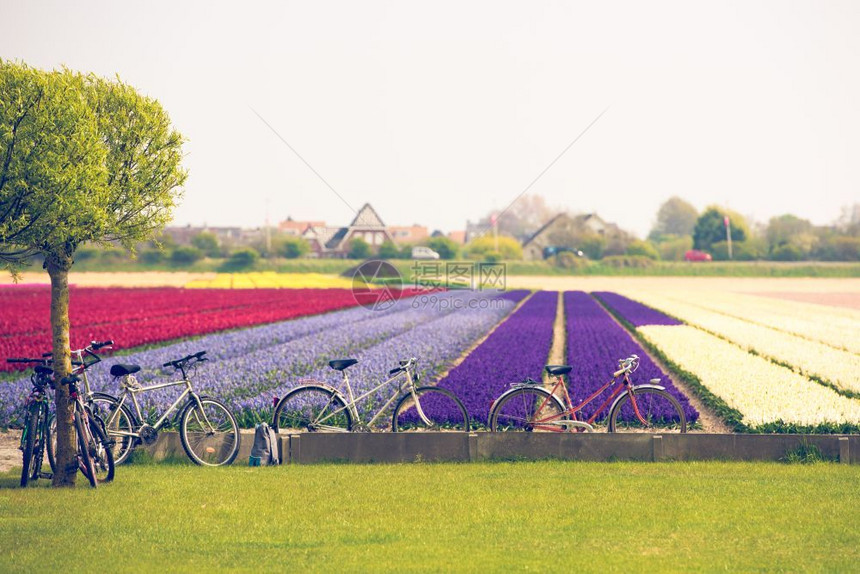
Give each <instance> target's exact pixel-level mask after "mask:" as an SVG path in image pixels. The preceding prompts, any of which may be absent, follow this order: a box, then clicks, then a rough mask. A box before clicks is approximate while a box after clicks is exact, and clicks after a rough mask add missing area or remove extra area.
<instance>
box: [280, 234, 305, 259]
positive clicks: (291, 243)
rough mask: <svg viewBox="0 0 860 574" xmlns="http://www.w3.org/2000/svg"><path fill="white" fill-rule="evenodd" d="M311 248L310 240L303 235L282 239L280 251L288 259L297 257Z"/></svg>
mask: <svg viewBox="0 0 860 574" xmlns="http://www.w3.org/2000/svg"><path fill="white" fill-rule="evenodd" d="M310 250H311V246H310V245H308V242H307V241H306V240H305V239H302V238H301V237H290V236H287V237H284V238H282V239H281V240H280V245H279V247H278V252H279V253H280V254H281V255H282V256H283V257H286V258H287V259H297V258H299V257H302V256H304V255H305V254H307V253H308V251H310Z"/></svg>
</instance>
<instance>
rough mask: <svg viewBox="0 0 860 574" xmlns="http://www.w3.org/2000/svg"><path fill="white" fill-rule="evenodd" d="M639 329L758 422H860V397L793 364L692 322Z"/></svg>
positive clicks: (752, 422)
mask: <svg viewBox="0 0 860 574" xmlns="http://www.w3.org/2000/svg"><path fill="white" fill-rule="evenodd" d="M638 331H639V332H640V333H642V335H643V336H644V337H645V338H646V339H647V340H648V341H650V342H651V343H653V344H654V345H656V346H657V347H658V348H659V349H660V350H661V351H662V352H663V353H665V354H666V356H667V357H668V358H669V359H670V360H672V361H673V362H674V363H676V364H677V365H678V366H679V367H681V368H682V369H684V370H685V371H688V372H690V373H692V374H694V375H696V376H697V377H698V378H699V380H700V381H701V382H702V384H703V385H705V387H707V388H708V390H710V391H711V392H712V393H714V394H715V395H716V396H718V397H720V398H721V399H722V400H723V401H725V402H726V404H728V405H729V406H730V407H732V408H735V409H737V410H738V411H740V413H741V414H742V415H743V420H744V423H745V424H747V425H749V426H752V427H755V426H759V425H763V424H765V423H771V422H777V421H782V422H785V423H794V424H798V425H810V426H811V425H818V424H826V423H830V424H835V423H851V424H858V423H860V401H858V400H856V399H849V398H846V397H844V396H842V395H839V394H838V393H837V392H836V391H834V390H832V389H829V388H827V387H824V386H822V385H819V384H817V383H815V382H813V381H810V380H809V379H808V378H806V377H804V376H803V375H800V374H797V373H795V372H794V371H792V370H791V369H788V368H786V367H781V366H779V365H776V364H774V363H773V362H771V361H769V360H767V359H764V358H762V357H758V356H756V355H752V354H750V353H748V352H747V351H744V350H743V349H741V348H739V347H738V346H736V345H733V344H732V343H729V342H727V341H724V340H722V339H720V338H718V337H716V336H714V335H710V334H708V333H705V332H704V331H702V330H700V329H697V328H695V327H691V326H688V325H675V326H663V325H649V326H645V327H639V329H638Z"/></svg>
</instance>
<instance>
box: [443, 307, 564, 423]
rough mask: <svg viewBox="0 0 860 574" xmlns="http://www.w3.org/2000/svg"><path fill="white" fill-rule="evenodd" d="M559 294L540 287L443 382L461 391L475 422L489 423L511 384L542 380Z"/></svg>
mask: <svg viewBox="0 0 860 574" xmlns="http://www.w3.org/2000/svg"><path fill="white" fill-rule="evenodd" d="M557 306H558V293H557V292H555V291H539V292H538V293H535V294H534V295H533V296H532V297H531V299H529V300H528V301H526V302H525V303H524V304H523V305H522V307H520V308H519V309H518V310H517V311H516V312H515V313H514V314H513V315H511V316H510V317H508V319H507V320H506V321H505V322H504V323H502V324H501V325H499V327H498V328H497V329H496V330H495V331H493V333H492V334H490V336H489V337H487V339H486V340H485V341H484V342H483V343H481V345H479V346H478V347H477V348H476V349H475V350H474V351H472V352H471V353H470V354H469V356H467V357H466V359H465V360H464V361H463V362H462V363H460V364H459V365H457V366H456V367H454V368H453V369H451V371H450V372H449V373H448V375H447V376H446V377H445V378H444V379H442V380H441V381H440V382H439V386H440V387H443V388H446V389H450V390H451V391H453V392H454V393H456V394H457V396H458V397H460V399H461V400H462V401H463V403H464V404H465V406H466V410H468V412H469V416H470V417H471V419H472V420H473V421H477V422H480V423H483V422H486V420H487V416H488V414H489V410H490V406H491V405H492V402H493V401H494V400H495V399H496V398H497V397H498V396H499V395H500V394H502V392H503V391H505V390H506V389H507V388H508V387H509V386H510V384H511V383H516V382H520V381H523V380H525V379H526V378H534V379H539V378H540V377H541V371H542V370H543V368H544V366H545V365H546V362H547V358H548V357H549V351H550V346H551V344H552V334H553V324H554V322H555V315H556V309H557Z"/></svg>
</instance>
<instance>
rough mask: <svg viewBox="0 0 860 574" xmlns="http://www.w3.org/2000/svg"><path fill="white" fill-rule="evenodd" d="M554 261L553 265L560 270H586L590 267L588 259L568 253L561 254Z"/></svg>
mask: <svg viewBox="0 0 860 574" xmlns="http://www.w3.org/2000/svg"><path fill="white" fill-rule="evenodd" d="M552 259H553V260H554V261H553V265H555V266H556V267H558V268H559V269H585V268H586V267H588V261H587V260H586V259H584V258H583V257H579V256H577V255H574V254H573V253H570V252H568V251H564V252H562V253H559V254H558V255H556V256H555V257H553V258H552Z"/></svg>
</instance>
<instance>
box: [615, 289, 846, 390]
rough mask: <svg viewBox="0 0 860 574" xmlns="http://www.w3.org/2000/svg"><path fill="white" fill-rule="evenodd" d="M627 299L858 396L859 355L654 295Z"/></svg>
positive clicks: (646, 294)
mask: <svg viewBox="0 0 860 574" xmlns="http://www.w3.org/2000/svg"><path fill="white" fill-rule="evenodd" d="M627 296H628V297H631V298H635V299H637V300H639V301H640V302H642V303H645V304H646V305H649V306H651V307H654V308H656V309H660V310H661V311H664V312H666V313H668V314H670V315H672V316H674V317H677V318H678V319H681V320H682V321H684V322H685V323H688V324H690V325H693V326H695V327H699V328H701V329H703V330H705V331H708V332H710V333H713V334H715V335H719V336H721V337H724V338H726V339H728V340H729V341H731V342H733V343H735V344H737V345H740V346H741V347H743V348H744V349H747V350H749V351H755V352H756V353H758V354H760V355H762V356H765V357H767V358H770V359H772V360H775V361H778V362H780V363H783V364H786V365H790V366H791V367H793V368H794V369H795V370H797V371H799V372H801V373H803V374H806V375H809V376H815V377H817V378H819V379H822V380H825V381H828V382H830V383H832V384H833V385H835V386H837V387H839V388H841V389H844V390H847V391H853V392H857V393H860V355H856V354H854V353H850V352H848V351H843V350H840V349H835V348H833V347H831V346H829V345H826V344H823V343H819V342H816V341H810V340H808V339H804V338H802V337H798V336H796V335H792V334H790V333H787V332H785V331H780V330H777V329H773V328H771V327H765V326H762V325H758V324H755V323H750V322H748V321H745V320H743V319H738V318H735V317H731V316H729V315H725V314H722V313H717V312H715V311H709V310H707V309H704V308H702V307H699V306H696V305H692V304H690V303H685V302H681V301H678V300H676V299H669V298H667V297H664V296H662V295H658V294H656V293H636V294H632V293H631V294H627Z"/></svg>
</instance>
